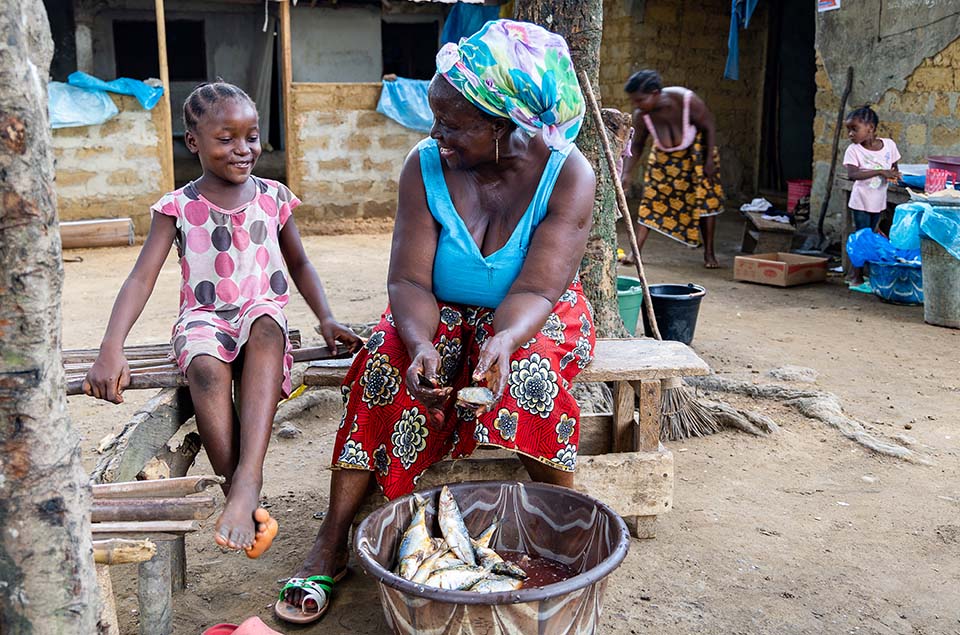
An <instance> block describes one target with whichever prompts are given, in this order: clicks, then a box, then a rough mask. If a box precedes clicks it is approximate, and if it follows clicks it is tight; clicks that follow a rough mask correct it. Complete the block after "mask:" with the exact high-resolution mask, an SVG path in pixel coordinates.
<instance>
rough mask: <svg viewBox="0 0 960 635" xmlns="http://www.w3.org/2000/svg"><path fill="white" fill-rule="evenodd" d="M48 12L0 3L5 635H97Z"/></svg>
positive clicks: (0, 508)
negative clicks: (70, 384)
mask: <svg viewBox="0 0 960 635" xmlns="http://www.w3.org/2000/svg"><path fill="white" fill-rule="evenodd" d="M52 56H53V42H52V40H51V37H50V29H49V27H48V25H47V13H46V10H45V9H44V5H43V3H42V2H41V0H19V1H14V2H9V1H3V2H0V529H2V532H0V581H2V584H0V633H4V634H5V635H6V634H9V635H20V634H26V633H32V634H41V633H42V634H43V635H47V634H49V635H60V634H63V635H67V634H69V635H77V634H80V633H83V634H88V633H91V634H92V633H96V632H97V630H98V627H97V614H98V605H99V601H98V599H97V586H96V584H97V583H96V576H95V572H94V565H93V549H92V541H91V537H90V516H89V510H90V487H89V485H88V483H87V477H86V475H85V474H84V472H83V466H82V465H81V463H80V444H79V437H78V435H77V433H76V432H75V431H74V429H73V427H72V426H71V425H70V421H69V419H68V418H67V415H66V403H65V398H64V392H63V368H62V365H61V360H60V345H61V343H60V290H61V286H62V283H63V268H62V261H61V254H60V235H59V232H58V230H57V215H56V205H55V196H54V192H53V157H52V153H51V148H50V128H49V124H48V121H47V94H46V90H47V89H46V85H47V78H48V76H49V69H50V60H51V58H52Z"/></svg>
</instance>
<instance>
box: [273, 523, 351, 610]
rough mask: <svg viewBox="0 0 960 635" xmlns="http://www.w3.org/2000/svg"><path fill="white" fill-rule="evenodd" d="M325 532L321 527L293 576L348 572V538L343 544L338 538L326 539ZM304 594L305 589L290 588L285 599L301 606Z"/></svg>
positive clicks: (329, 574)
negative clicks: (339, 542)
mask: <svg viewBox="0 0 960 635" xmlns="http://www.w3.org/2000/svg"><path fill="white" fill-rule="evenodd" d="M324 534H325V532H324V529H323V527H321V529H320V532H319V533H318V535H317V539H316V541H315V542H314V543H313V547H312V548H311V549H310V553H308V554H307V557H306V559H305V560H304V561H303V565H302V566H301V567H300V569H299V570H298V571H297V572H296V573H295V574H294V575H293V577H295V578H308V577H310V576H314V575H325V576H329V577H331V578H334V579H336V578H337V576H339V575H341V574H342V573H345V572H346V568H347V561H348V560H349V559H350V554H349V553H348V551H347V543H346V539H344V540H343V543H342V544H336V543H337V542H338V541H337V540H324V539H323V537H324ZM303 596H304V592H303V590H301V589H289V590H288V591H287V594H286V596H285V597H284V598H283V599H284V600H286V601H287V602H289V603H290V604H292V605H293V606H296V607H299V606H300V603H301V602H303Z"/></svg>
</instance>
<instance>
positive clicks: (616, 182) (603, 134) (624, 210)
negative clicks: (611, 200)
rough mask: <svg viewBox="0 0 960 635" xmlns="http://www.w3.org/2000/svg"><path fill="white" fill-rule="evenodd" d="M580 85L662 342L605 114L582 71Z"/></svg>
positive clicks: (647, 307)
mask: <svg viewBox="0 0 960 635" xmlns="http://www.w3.org/2000/svg"><path fill="white" fill-rule="evenodd" d="M580 84H581V85H582V86H583V89H584V92H585V94H586V97H587V102H588V103H589V104H590V110H591V112H592V113H593V119H594V122H595V123H596V125H597V129H598V130H599V131H600V143H601V144H602V145H603V153H604V155H605V156H606V159H607V168H608V169H609V170H610V180H611V181H613V188H614V190H615V191H616V193H617V206H618V207H619V208H620V215H621V216H623V221H624V223H625V224H626V226H627V235H628V236H629V237H630V250H631V251H632V252H633V259H634V261H635V262H636V265H637V277H639V278H640V286H641V288H642V289H643V307H644V310H645V311H646V312H647V320H648V321H649V322H650V330H651V331H652V332H653V336H654V337H655V338H656V339H658V340H662V339H663V338H662V337H661V336H660V328H659V327H658V326H657V317H656V315H654V313H653V302H652V300H651V299H650V286H649V285H648V284H647V276H646V275H645V274H644V271H643V261H642V260H641V259H640V247H639V246H638V245H637V235H636V233H635V232H634V231H633V219H631V218H630V208H629V206H628V205H627V197H626V195H625V194H624V193H623V187H621V185H620V178H619V176H618V174H617V162H616V159H615V158H614V156H613V151H612V150H611V149H610V141H609V140H608V139H607V129H606V126H604V124H603V114H602V113H601V112H600V106H599V105H598V104H597V99H596V97H594V95H593V88H592V87H591V86H590V80H589V78H587V74H586V73H585V72H583V71H580Z"/></svg>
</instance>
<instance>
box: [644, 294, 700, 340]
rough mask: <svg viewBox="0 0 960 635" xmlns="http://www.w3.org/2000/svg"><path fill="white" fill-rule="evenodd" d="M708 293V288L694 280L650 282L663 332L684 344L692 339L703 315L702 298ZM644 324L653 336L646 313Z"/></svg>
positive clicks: (648, 333)
mask: <svg viewBox="0 0 960 635" xmlns="http://www.w3.org/2000/svg"><path fill="white" fill-rule="evenodd" d="M706 294H707V290H706V289H704V288H703V287H701V286H700V285H697V284H693V283H688V284H652V285H650V302H651V303H652V304H653V314H654V315H655V316H656V318H657V326H658V327H659V328H660V336H661V337H663V339H665V340H673V341H675V342H683V343H684V344H689V343H690V342H692V341H693V333H694V331H696V329H697V317H698V316H699V315H700V301H701V300H702V299H703V296H705V295H706ZM643 328H644V332H645V333H646V334H647V335H648V336H650V337H652V336H653V331H652V330H651V329H650V324H649V323H648V320H647V315H646V313H644V314H643Z"/></svg>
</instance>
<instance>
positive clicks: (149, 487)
mask: <svg viewBox="0 0 960 635" xmlns="http://www.w3.org/2000/svg"><path fill="white" fill-rule="evenodd" d="M224 481H225V479H224V478H223V477H222V476H184V477H181V478H166V479H163V480H160V481H129V482H125V483H105V484H102V485H94V486H93V498H94V501H96V499H115V498H168V497H172V496H188V495H190V494H196V493H198V492H202V491H204V490H205V489H207V488H208V487H212V486H214V485H219V484H221V483H223V482H224Z"/></svg>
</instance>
